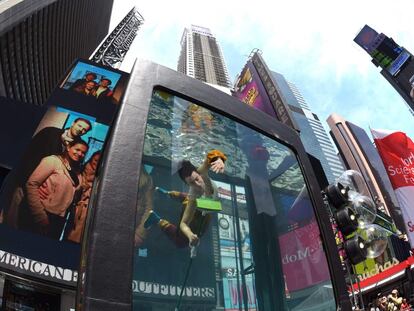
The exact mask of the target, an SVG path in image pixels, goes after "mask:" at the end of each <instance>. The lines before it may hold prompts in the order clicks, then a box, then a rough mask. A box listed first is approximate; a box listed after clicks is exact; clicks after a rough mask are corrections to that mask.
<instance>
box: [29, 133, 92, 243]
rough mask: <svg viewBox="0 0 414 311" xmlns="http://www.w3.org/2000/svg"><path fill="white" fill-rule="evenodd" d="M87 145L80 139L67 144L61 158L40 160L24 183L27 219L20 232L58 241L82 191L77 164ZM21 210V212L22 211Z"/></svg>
mask: <svg viewBox="0 0 414 311" xmlns="http://www.w3.org/2000/svg"><path fill="white" fill-rule="evenodd" d="M87 151H88V144H87V143H86V142H85V141H83V140H81V139H80V138H79V139H75V140H73V141H72V142H70V143H69V144H68V145H67V146H66V149H65V151H64V152H63V154H62V155H59V156H55V155H51V156H48V157H45V158H43V159H42V161H41V162H40V164H39V165H38V166H37V167H36V169H35V170H34V171H33V173H32V175H31V176H30V177H29V179H28V180H27V183H26V187H25V191H26V206H27V207H28V208H26V209H25V210H26V213H25V214H26V215H23V218H25V219H22V218H21V220H22V224H23V225H22V229H28V230H30V231H34V232H36V233H40V234H42V235H46V236H49V237H51V238H54V239H59V238H60V237H61V235H62V232H63V229H64V225H65V217H66V212H67V210H68V208H69V207H70V206H71V205H72V204H74V203H76V202H74V197H75V194H76V193H77V192H78V191H80V190H81V185H82V176H81V174H80V164H81V162H82V160H83V158H84V157H85V154H86V152H87ZM23 210H24V209H23Z"/></svg>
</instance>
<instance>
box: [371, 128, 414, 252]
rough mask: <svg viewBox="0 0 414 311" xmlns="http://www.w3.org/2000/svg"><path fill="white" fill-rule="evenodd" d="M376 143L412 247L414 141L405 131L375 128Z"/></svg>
mask: <svg viewBox="0 0 414 311" xmlns="http://www.w3.org/2000/svg"><path fill="white" fill-rule="evenodd" d="M371 132H372V136H373V137H374V142H375V145H376V146H377V149H378V152H379V154H380V156H381V158H382V161H383V163H384V166H385V169H386V171H387V173H388V176H389V178H390V181H391V184H392V186H393V188H394V191H395V194H396V196H397V200H398V202H399V203H400V208H401V211H402V215H403V219H404V223H405V226H406V231H407V235H408V239H409V241H410V245H411V248H413V247H414V209H413V205H412V202H413V201H414V143H413V141H412V140H411V139H410V138H409V137H407V135H406V134H405V133H402V132H397V131H387V130H373V129H371Z"/></svg>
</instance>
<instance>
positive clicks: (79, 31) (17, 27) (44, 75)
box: [0, 0, 113, 105]
mask: <svg viewBox="0 0 414 311" xmlns="http://www.w3.org/2000/svg"><path fill="white" fill-rule="evenodd" d="M112 4H113V0H104V1H102V0H54V1H50V0H47V1H46V0H41V1H30V0H23V1H11V0H10V1H1V3H0V96H4V97H8V98H10V99H13V100H18V101H22V102H27V103H32V104H36V105H42V104H43V103H44V102H45V100H46V98H47V97H48V96H49V94H50V92H51V90H52V89H53V88H54V87H55V86H56V84H57V83H58V81H59V80H60V78H61V77H62V76H63V75H64V73H65V71H66V70H67V68H68V67H69V65H70V64H71V63H72V62H73V61H74V60H75V59H76V58H78V57H81V58H88V57H89V56H90V55H91V53H92V52H93V51H94V50H95V48H96V47H97V46H98V45H99V43H100V42H101V41H102V40H103V39H104V38H105V35H106V34H107V32H108V27H109V20H110V17H111V11H112Z"/></svg>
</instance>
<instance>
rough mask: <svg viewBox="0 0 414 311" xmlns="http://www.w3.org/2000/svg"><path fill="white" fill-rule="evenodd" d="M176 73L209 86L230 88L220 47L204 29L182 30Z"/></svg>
mask: <svg viewBox="0 0 414 311" xmlns="http://www.w3.org/2000/svg"><path fill="white" fill-rule="evenodd" d="M177 71H178V72H181V73H184V74H186V75H187V76H190V77H193V78H195V79H197V80H200V81H204V82H207V83H210V84H216V85H219V86H224V87H230V86H231V82H230V78H229V74H228V71H227V67H226V63H225V61H224V57H223V52H222V51H221V48H220V45H219V44H218V42H217V40H216V38H215V37H214V35H213V34H212V33H211V31H210V29H208V28H205V27H200V26H195V25H191V26H190V27H188V28H185V29H184V32H183V35H182V38H181V52H180V56H179V58H178V65H177Z"/></svg>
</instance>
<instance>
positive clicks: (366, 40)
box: [354, 25, 378, 54]
mask: <svg viewBox="0 0 414 311" xmlns="http://www.w3.org/2000/svg"><path fill="white" fill-rule="evenodd" d="M377 36H378V32H376V31H375V30H374V29H373V28H371V27H369V26H368V25H365V26H364V27H363V28H362V29H361V31H360V32H359V33H358V34H357V36H356V37H355V38H354V42H355V43H356V44H358V45H359V46H360V47H362V48H363V49H364V50H365V51H367V52H368V53H369V54H371V52H372V44H373V43H374V41H375V39H376V38H377Z"/></svg>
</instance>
